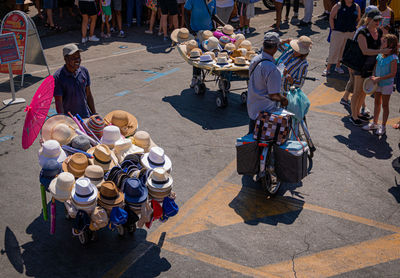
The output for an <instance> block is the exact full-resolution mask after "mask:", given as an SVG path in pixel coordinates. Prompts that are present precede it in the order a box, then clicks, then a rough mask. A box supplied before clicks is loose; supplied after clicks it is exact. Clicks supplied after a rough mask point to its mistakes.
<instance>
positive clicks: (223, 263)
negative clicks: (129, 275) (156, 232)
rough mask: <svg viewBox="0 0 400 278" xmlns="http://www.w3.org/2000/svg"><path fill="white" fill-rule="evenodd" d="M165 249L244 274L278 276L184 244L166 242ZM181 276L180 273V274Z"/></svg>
mask: <svg viewBox="0 0 400 278" xmlns="http://www.w3.org/2000/svg"><path fill="white" fill-rule="evenodd" d="M163 249H165V250H167V251H170V252H174V253H177V254H179V255H182V256H187V257H190V258H193V259H195V260H198V261H201V262H205V263H207V264H210V265H215V266H217V267H220V268H225V269H228V270H231V271H235V272H238V273H241V274H243V275H247V276H253V277H271V278H277V277H278V276H275V275H272V274H268V273H266V272H265V271H262V270H257V269H255V268H251V267H247V266H244V265H241V264H237V263H233V262H230V261H227V260H224V259H221V258H217V257H214V256H210V255H208V254H205V253H202V252H197V251H194V250H192V249H188V248H186V247H184V246H181V245H177V244H174V243H171V242H168V241H166V242H164V245H163ZM178 276H179V275H178Z"/></svg>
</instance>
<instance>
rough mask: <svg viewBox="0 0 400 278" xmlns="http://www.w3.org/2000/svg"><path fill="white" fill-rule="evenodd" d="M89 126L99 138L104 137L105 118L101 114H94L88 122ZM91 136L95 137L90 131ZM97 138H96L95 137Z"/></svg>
mask: <svg viewBox="0 0 400 278" xmlns="http://www.w3.org/2000/svg"><path fill="white" fill-rule="evenodd" d="M87 126H88V128H89V129H90V130H91V131H92V132H93V133H94V135H96V136H97V139H100V138H101V137H103V129H104V127H105V124H104V120H103V118H102V117H100V116H99V115H93V116H91V117H90V118H89V120H88V122H87ZM89 136H91V137H93V136H92V135H91V134H90V132H89ZM93 139H96V138H93Z"/></svg>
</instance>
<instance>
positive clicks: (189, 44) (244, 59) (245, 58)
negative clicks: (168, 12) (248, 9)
mask: <svg viewBox="0 0 400 278" xmlns="http://www.w3.org/2000/svg"><path fill="white" fill-rule="evenodd" d="M171 39H172V41H173V42H175V43H177V49H178V52H179V54H180V56H181V57H182V58H183V59H184V60H185V61H186V62H187V63H188V64H189V65H191V66H193V67H194V68H195V69H198V70H197V72H198V73H197V74H194V77H193V80H192V83H191V87H192V88H193V90H194V92H195V94H196V95H202V94H204V93H205V92H206V90H207V87H206V85H205V82H208V81H215V82H217V83H218V87H219V91H218V95H217V97H216V100H215V102H216V105H217V107H221V108H223V107H226V106H227V105H228V95H229V93H230V91H229V90H230V88H231V82H232V81H246V82H247V81H248V80H249V65H250V61H251V60H252V59H253V58H254V57H255V56H256V55H257V53H256V49H254V48H253V47H252V44H251V42H250V41H248V40H246V38H245V36H244V35H243V34H235V33H234V32H233V27H232V26H231V25H225V26H224V27H220V28H219V29H217V30H216V31H215V32H211V31H208V30H205V31H200V32H198V33H197V38H195V37H194V36H193V35H191V34H190V33H189V31H188V30H187V29H186V28H180V29H175V30H174V31H173V32H172V34H171ZM194 71H195V70H194ZM209 75H210V76H212V77H213V78H212V79H211V80H206V77H207V76H209ZM246 89H247V86H246ZM241 102H242V104H246V102H247V91H244V92H242V94H241Z"/></svg>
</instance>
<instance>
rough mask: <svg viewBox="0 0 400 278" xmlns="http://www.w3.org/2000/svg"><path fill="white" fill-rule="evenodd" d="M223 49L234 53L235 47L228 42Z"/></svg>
mask: <svg viewBox="0 0 400 278" xmlns="http://www.w3.org/2000/svg"><path fill="white" fill-rule="evenodd" d="M224 49H225V50H228V51H234V50H235V49H236V46H235V45H234V44H233V43H230V42H229V43H227V44H225V47H224Z"/></svg>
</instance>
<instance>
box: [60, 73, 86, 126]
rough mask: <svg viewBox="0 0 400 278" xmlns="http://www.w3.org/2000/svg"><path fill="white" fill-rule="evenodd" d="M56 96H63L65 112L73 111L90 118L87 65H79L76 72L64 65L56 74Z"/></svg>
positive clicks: (72, 112)
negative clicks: (87, 95) (87, 93)
mask: <svg viewBox="0 0 400 278" xmlns="http://www.w3.org/2000/svg"><path fill="white" fill-rule="evenodd" d="M53 77H54V81H55V84H54V96H61V97H62V101H63V108H64V114H67V113H68V112H71V114H72V115H76V114H79V116H81V117H82V118H89V117H90V116H91V114H92V113H91V112H90V109H89V106H88V104H87V99H86V87H87V86H90V77H89V72H88V70H87V69H86V68H85V67H82V66H81V67H79V68H78V70H77V71H76V72H75V74H74V73H71V72H69V71H68V70H67V68H66V66H65V65H64V66H63V67H62V68H60V69H58V70H57V71H56V72H55V73H54V75H53Z"/></svg>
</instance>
